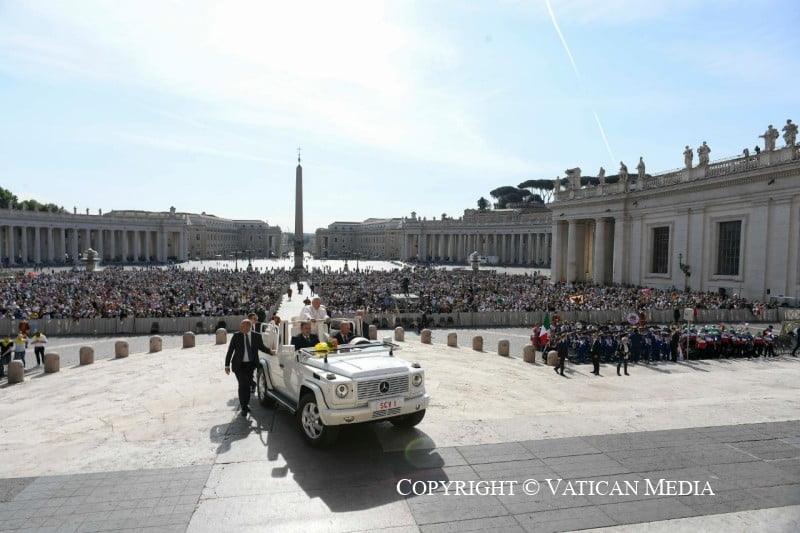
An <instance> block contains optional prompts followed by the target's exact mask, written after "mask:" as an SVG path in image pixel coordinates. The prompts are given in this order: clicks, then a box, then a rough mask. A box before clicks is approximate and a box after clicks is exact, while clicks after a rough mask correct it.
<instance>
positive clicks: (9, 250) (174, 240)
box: [0, 209, 188, 266]
mask: <svg viewBox="0 0 800 533" xmlns="http://www.w3.org/2000/svg"><path fill="white" fill-rule="evenodd" d="M88 248H92V249H94V250H96V251H97V252H98V257H99V258H100V259H101V260H105V261H110V262H120V263H125V262H129V261H130V262H148V261H160V262H166V261H167V260H169V259H177V260H186V259H187V257H188V239H187V232H186V229H185V223H184V222H183V221H182V220H181V218H180V217H179V216H177V215H175V214H174V213H147V214H142V215H141V216H116V215H114V214H106V215H100V214H98V215H90V214H88V213H87V214H85V215H84V214H77V213H49V212H38V211H21V210H9V209H3V210H0V259H2V263H3V264H6V265H9V266H12V265H20V264H43V263H47V264H59V263H67V262H74V261H75V260H76V259H77V258H78V257H80V255H81V254H83V253H85V252H86V250H87V249H88Z"/></svg>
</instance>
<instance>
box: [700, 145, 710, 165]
mask: <svg viewBox="0 0 800 533" xmlns="http://www.w3.org/2000/svg"><path fill="white" fill-rule="evenodd" d="M710 153H711V148H710V147H709V146H708V144H706V141H703V144H701V145H700V146H698V147H697V164H698V165H700V166H701V167H707V166H708V162H709V157H708V156H709V154H710Z"/></svg>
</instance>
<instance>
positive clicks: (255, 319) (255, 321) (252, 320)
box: [247, 313, 261, 332]
mask: <svg viewBox="0 0 800 533" xmlns="http://www.w3.org/2000/svg"><path fill="white" fill-rule="evenodd" d="M247 320H249V321H250V323H251V324H252V325H253V328H252V329H253V331H255V332H259V331H260V326H261V321H260V320H259V319H258V314H256V313H250V314H249V315H247Z"/></svg>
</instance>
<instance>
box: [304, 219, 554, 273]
mask: <svg viewBox="0 0 800 533" xmlns="http://www.w3.org/2000/svg"><path fill="white" fill-rule="evenodd" d="M550 229H551V219H550V211H549V210H548V209H546V208H544V207H543V206H539V207H533V208H520V209H486V210H478V209H467V210H465V211H464V215H463V216H461V217H458V218H452V217H447V216H444V217H442V218H441V219H439V220H437V219H436V218H433V219H431V220H428V219H426V218H420V217H418V216H417V215H416V213H411V217H404V218H385V219H375V218H371V219H367V220H365V221H363V222H334V223H333V224H330V225H329V226H328V227H327V228H323V229H319V230H317V238H316V255H317V257H330V258H355V257H359V258H361V259H383V260H402V261H422V262H427V261H434V262H443V263H466V261H467V258H468V257H469V255H470V254H471V253H472V252H478V254H480V255H482V256H486V257H494V258H496V262H497V263H498V264H505V265H527V266H541V267H545V266H547V265H549V262H550Z"/></svg>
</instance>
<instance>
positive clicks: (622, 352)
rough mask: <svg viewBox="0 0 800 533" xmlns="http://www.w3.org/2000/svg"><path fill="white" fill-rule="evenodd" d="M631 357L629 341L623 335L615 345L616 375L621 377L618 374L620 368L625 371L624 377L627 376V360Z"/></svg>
mask: <svg viewBox="0 0 800 533" xmlns="http://www.w3.org/2000/svg"><path fill="white" fill-rule="evenodd" d="M630 355H631V347H630V339H629V338H628V336H627V335H623V336H622V338H621V339H620V340H619V343H618V344H617V375H618V376H619V375H621V374H620V373H619V371H620V369H621V368H624V369H625V375H626V376H629V375H630V374H628V359H630Z"/></svg>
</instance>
